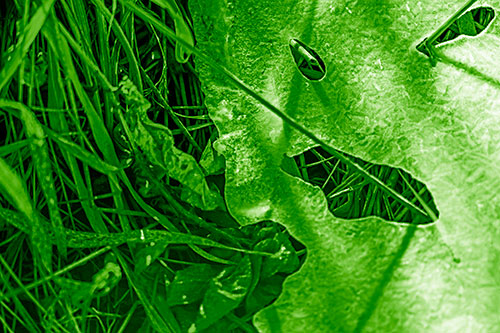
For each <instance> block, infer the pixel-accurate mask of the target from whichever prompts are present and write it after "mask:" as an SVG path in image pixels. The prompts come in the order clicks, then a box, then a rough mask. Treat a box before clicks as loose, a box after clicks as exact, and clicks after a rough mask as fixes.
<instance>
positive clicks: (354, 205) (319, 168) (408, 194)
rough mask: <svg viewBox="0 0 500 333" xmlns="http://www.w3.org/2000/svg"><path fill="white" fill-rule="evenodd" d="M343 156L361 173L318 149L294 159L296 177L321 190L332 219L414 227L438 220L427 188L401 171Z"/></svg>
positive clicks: (437, 213)
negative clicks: (374, 220)
mask: <svg viewBox="0 0 500 333" xmlns="http://www.w3.org/2000/svg"><path fill="white" fill-rule="evenodd" d="M342 156H344V157H345V158H347V159H349V160H351V161H353V162H355V163H356V164H357V165H359V166H360V167H361V169H362V170H363V171H360V170H359V169H356V168H352V167H351V166H350V165H349V164H346V163H345V162H344V161H343V160H340V159H338V158H337V157H336V156H332V155H331V154H328V153H327V152H325V151H324V150H323V149H321V148H315V149H311V150H309V151H307V152H305V153H303V154H300V155H299V156H296V157H294V161H295V163H296V166H297V169H296V171H295V175H297V176H299V177H301V178H302V179H304V180H305V181H307V182H309V183H311V184H313V185H317V186H319V187H320V188H321V189H322V190H323V192H324V193H325V196H326V199H327V202H328V207H329V209H330V210H331V211H332V213H333V214H334V215H335V216H338V217H342V218H346V219H352V218H360V217H366V216H379V217H381V218H384V219H386V220H389V221H394V222H406V223H416V224H425V223H430V222H433V221H436V220H437V218H438V217H439V212H438V210H437V208H436V205H435V203H434V200H433V198H432V194H431V193H430V192H429V190H428V189H427V187H426V186H425V185H424V184H423V183H421V182H419V181H418V180H416V179H414V178H413V177H412V176H411V175H409V174H408V173H407V172H405V171H404V170H401V169H396V168H391V167H388V166H383V165H376V164H372V163H367V162H365V161H363V160H360V159H357V158H354V157H352V156H349V155H347V154H342ZM367 175H371V176H372V177H376V178H377V179H379V180H380V181H381V182H383V184H384V185H383V186H381V185H379V184H376V183H374V182H373V181H372V179H370V178H369V177H367ZM387 188H390V189H392V190H393V192H392V193H391V192H389V191H387ZM393 193H395V194H396V195H395V194H393ZM400 198H403V199H406V200H401V199H400Z"/></svg>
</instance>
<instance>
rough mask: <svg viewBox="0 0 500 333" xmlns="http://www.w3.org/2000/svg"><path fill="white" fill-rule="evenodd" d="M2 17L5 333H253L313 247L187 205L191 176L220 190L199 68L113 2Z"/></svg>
mask: <svg viewBox="0 0 500 333" xmlns="http://www.w3.org/2000/svg"><path fill="white" fill-rule="evenodd" d="M43 4H44V5H46V6H47V8H48V7H50V4H51V1H45V2H43ZM3 5H5V7H4V8H2V14H3V15H2V21H1V27H0V34H1V36H2V38H1V42H0V43H1V44H0V46H1V49H0V51H1V54H0V55H1V56H0V126H1V127H0V133H1V135H0V158H1V160H0V162H1V163H0V176H1V177H0V178H1V179H0V190H1V195H0V238H1V240H2V241H1V242H0V272H1V282H0V288H1V292H0V301H1V302H0V318H1V319H0V320H1V324H0V326H2V327H3V328H4V331H7V332H9V331H12V332H23V331H26V332H42V331H57V332H59V331H68V332H78V331H81V332H99V331H113V332H115V331H116V332H121V331H141V332H147V331H160V332H177V331H187V330H188V329H189V327H191V326H192V325H193V324H196V325H197V327H198V328H199V329H204V328H205V329H211V330H215V331H217V330H219V331H220V330H221V329H222V328H223V329H224V331H235V332H239V331H245V332H253V331H255V329H254V328H253V326H252V323H251V319H252V316H253V314H254V313H255V312H256V311H258V310H259V309H261V308H263V307H265V306H267V305H268V304H270V303H271V302H272V301H273V300H274V299H276V297H277V296H278V295H279V293H280V291H281V285H282V283H283V281H284V279H285V278H286V276H288V275H289V274H291V273H292V272H294V271H296V270H297V269H298V268H299V267H300V265H301V263H302V262H303V260H304V258H305V249H304V247H303V246H302V245H301V244H300V243H298V242H296V241H295V240H293V239H291V237H290V236H289V235H288V233H287V232H286V230H284V228H283V227H281V226H278V225H276V224H274V223H272V222H263V223H260V224H258V225H255V226H250V227H244V228H240V226H239V225H238V223H237V222H236V221H235V220H234V219H232V217H231V216H230V215H229V214H228V213H227V211H226V209H225V206H224V205H223V204H222V205H220V204H219V205H217V206H216V208H213V209H210V210H204V209H203V205H202V204H200V202H199V201H193V202H194V203H191V204H190V203H188V202H186V201H185V200H183V199H182V198H183V196H184V198H185V199H188V200H189V199H190V197H191V196H190V195H189V193H193V192H187V193H188V196H187V197H186V196H185V193H186V191H188V190H189V191H193V190H192V189H190V188H195V189H196V184H193V181H192V179H200V181H203V182H206V183H203V184H205V185H203V184H202V185H203V186H207V189H209V193H211V195H212V196H213V197H215V198H217V196H219V197H222V196H223V186H224V182H223V175H222V174H221V172H223V169H221V167H222V168H223V165H224V164H223V160H221V157H220V156H219V157H218V158H217V159H216V160H217V163H216V165H215V167H214V164H213V163H212V162H214V161H215V160H214V159H213V158H212V159H210V158H207V156H212V157H213V155H214V152H213V151H211V145H210V143H211V142H213V140H215V138H216V137H217V133H216V131H215V128H214V126H213V124H212V122H211V121H210V119H209V118H208V116H207V114H206V110H205V108H204V106H203V94H202V92H201V90H200V84H199V81H198V79H197V77H196V75H195V70H194V68H193V67H194V65H193V62H192V60H190V61H188V62H187V63H185V64H179V63H178V62H177V61H176V53H175V47H174V45H172V43H171V42H169V41H168V40H167V39H166V38H165V37H164V36H163V35H161V34H159V33H158V32H157V31H156V30H155V29H154V28H153V27H152V26H151V25H149V24H148V23H147V22H143V21H141V20H140V19H137V18H135V17H133V15H131V13H130V12H128V11H127V10H124V9H123V8H122V7H121V6H120V5H118V6H117V7H113V2H106V3H104V2H102V1H93V2H89V1H83V0H71V1H62V0H61V1H57V2H55V4H54V5H53V10H51V11H48V12H47V10H42V9H40V5H38V4H37V3H30V2H26V3H25V2H9V3H7V4H3ZM184 5H185V4H184ZM26 6H27V7H26ZM146 7H147V10H150V11H151V12H154V13H156V14H155V15H157V17H159V18H161V20H162V21H163V22H166V24H167V25H168V26H170V27H173V21H172V20H171V18H170V16H169V13H168V12H167V11H165V10H161V9H160V8H159V7H158V6H156V5H153V4H147V6H146ZM181 11H182V10H181ZM44 22H46V24H44ZM167 129H168V130H167ZM148 140H150V141H148ZM172 143H173V146H172V145H171V144H172ZM174 147H176V148H174ZM177 148H178V149H179V150H176V149H177ZM203 152H205V153H204V154H203ZM190 156H192V158H193V159H192V160H190V159H189V158H190ZM178 161H181V162H178ZM198 161H201V162H200V163H202V164H203V165H204V169H203V170H205V172H206V174H207V177H206V178H199V176H198V178H196V177H195V176H194V174H191V172H193V168H195V169H196V168H198V170H202V169H200V167H199V166H198V165H197V164H196V163H197V162H198ZM176 163H178V164H176ZM211 163H212V164H211ZM172 165H173V166H172ZM183 166H185V167H186V169H185V171H184V173H183V169H182V170H181V169H179V168H182V167H183ZM169 168H170V169H169ZM173 169H175V170H173ZM207 170H208V171H207ZM194 194H196V193H195V192H194ZM197 205H198V206H197ZM213 206H215V205H213ZM283 247H284V248H286V250H287V251H286V253H284V254H281V253H280V255H279V256H277V255H276V254H277V253H279V251H282V249H283ZM278 257H279V258H280V259H279V260H277V259H276V258H278ZM200 284H202V285H203V288H201V289H200ZM235 285H236V286H241V287H242V288H243V289H232V288H233V287H234V286H235ZM184 286H186V287H184ZM221 290H223V291H224V295H232V296H233V297H232V298H229V299H228V298H227V297H226V296H221V295H222V294H221V293H220V291H221ZM242 291H243V292H242ZM218 295H219V296H218ZM202 305H203V307H204V308H205V309H210V311H212V312H211V313H208V312H207V316H206V317H203V316H201V315H200V307H201V306H202ZM207 311H208V310H207Z"/></svg>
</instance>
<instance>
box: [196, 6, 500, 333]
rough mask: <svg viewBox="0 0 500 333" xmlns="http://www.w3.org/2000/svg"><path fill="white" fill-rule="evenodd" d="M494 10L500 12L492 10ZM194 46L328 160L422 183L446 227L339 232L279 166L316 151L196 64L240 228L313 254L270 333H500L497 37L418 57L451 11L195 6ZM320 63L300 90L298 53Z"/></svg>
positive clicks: (272, 318)
mask: <svg viewBox="0 0 500 333" xmlns="http://www.w3.org/2000/svg"><path fill="white" fill-rule="evenodd" d="M488 4H489V5H490V6H493V7H494V8H495V9H497V8H500V2H499V1H496V0H495V1H490V2H489V3H488ZM190 6H191V11H192V13H193V16H194V23H195V30H196V31H195V32H196V38H197V43H198V47H199V48H200V49H201V50H202V51H203V52H204V53H206V54H209V55H210V56H211V57H212V58H213V59H214V60H215V61H217V62H219V63H221V64H223V65H224V66H226V67H227V68H229V69H230V70H231V71H232V72H233V73H235V74H236V75H237V76H239V77H240V78H241V79H242V80H243V81H245V82H246V83H248V84H249V85H250V86H251V87H253V88H254V89H255V90H256V91H258V92H259V93H260V94H261V95H262V96H264V97H265V98H266V99H268V100H269V101H271V102H272V103H273V104H274V105H275V106H277V107H278V108H280V109H281V110H284V111H285V112H286V113H287V114H288V115H290V116H292V117H293V118H295V119H296V120H297V121H299V122H300V123H301V124H302V125H303V126H304V127H306V128H307V129H309V130H311V131H312V132H313V133H315V134H316V135H317V136H318V137H320V138H322V139H323V140H325V141H326V142H327V143H328V144H329V145H331V146H332V147H334V148H336V149H339V150H341V151H344V152H346V153H349V154H352V155H354V156H357V157H360V158H362V159H364V160H365V161H369V162H373V163H377V164H386V165H390V166H393V167H398V168H402V169H404V170H406V171H407V172H409V173H410V174H412V175H413V176H414V177H416V178H418V179H419V180H420V181H422V182H424V183H425V184H426V185H427V187H428V188H429V190H430V191H431V193H432V194H433V196H434V199H435V202H436V204H437V207H438V209H439V211H440V218H439V220H438V221H437V222H436V223H435V224H433V225H430V226H427V227H413V226H411V225H402V224H397V223H391V222H390V221H383V220H381V219H378V218H365V219H360V220H342V219H339V218H336V217H334V216H333V215H332V214H331V213H330V212H329V211H328V209H327V205H326V200H325V198H324V195H323V193H322V192H321V190H320V189H319V188H318V187H314V186H311V185H309V184H307V183H305V182H303V181H302V180H300V179H298V178H295V177H292V176H290V175H288V174H287V173H285V172H284V171H283V170H282V169H281V168H280V165H281V164H282V161H283V156H284V155H285V154H286V155H288V156H293V155H296V154H299V153H301V152H303V151H305V150H306V149H309V148H311V147H313V146H314V144H313V143H312V142H310V141H309V140H308V139H306V138H305V137H304V136H302V135H300V134H299V133H298V132H297V131H295V130H293V129H291V128H290V127H288V126H287V125H286V124H284V123H283V122H282V120H281V119H280V118H278V117H276V116H275V115H274V114H272V113H271V112H270V111H268V110H267V109H265V108H264V107H263V106H261V105H259V104H258V103H257V102H255V101H254V100H253V99H252V98H250V97H248V96H246V95H245V94H244V93H242V92H241V91H240V90H238V89H237V88H235V87H234V86H233V85H231V83H230V81H229V80H227V79H226V78H224V77H223V76H222V75H220V74H219V73H217V72H215V71H213V70H212V69H211V68H210V67H209V66H208V65H207V64H206V63H203V62H201V61H200V62H198V68H199V71H200V75H201V79H202V81H203V84H204V91H205V94H206V97H207V98H206V104H207V107H208V109H209V112H210V117H211V118H212V119H213V121H214V123H215V124H216V126H217V128H218V130H219V132H220V138H219V139H218V140H217V141H216V142H215V143H214V147H215V148H216V150H217V151H218V152H219V153H221V154H223V155H224V156H225V158H226V190H225V191H226V200H227V204H228V207H229V210H230V212H231V213H232V214H233V215H234V216H235V217H236V218H237V219H238V221H240V223H242V224H250V223H255V222H257V221H261V220H273V221H276V222H279V223H282V224H283V225H285V226H286V227H287V228H288V229H289V230H290V232H291V233H292V235H293V236H294V237H296V238H298V239H299V240H300V241H301V242H303V243H304V244H305V245H306V246H307V249H308V256H307V260H306V262H305V264H304V265H303V267H302V268H301V270H300V271H299V272H297V273H296V274H294V275H292V276H291V277H289V278H288V279H287V280H286V282H285V284H284V289H283V293H282V295H281V296H280V298H279V299H278V300H277V301H276V302H275V303H273V304H272V305H271V306H270V307H268V308H266V309H264V310H263V311H261V312H260V313H258V315H257V316H256V317H255V319H254V322H255V324H256V325H257V327H258V329H259V330H261V331H263V332H331V331H339V332H344V331H345V332H349V331H366V332H389V331H397V332H452V331H457V332H458V331H459V332H498V331H500V267H499V265H500V243H499V234H500V232H499V226H500V83H499V82H500V81H499V80H500V72H499V70H498V68H500V58H499V57H498V54H499V53H500V38H499V36H500V31H499V24H498V20H495V21H493V23H492V25H491V26H490V27H489V28H488V30H486V31H485V32H484V33H483V34H482V35H480V36H478V37H476V38H462V39H459V40H456V41H455V42H453V43H449V44H448V45H446V46H444V47H442V48H441V49H440V51H441V52H442V53H443V54H444V56H445V60H444V61H441V62H439V63H438V64H437V66H436V67H431V66H430V64H429V62H428V60H427V59H426V58H425V57H424V56H423V55H421V54H419V53H418V52H417V51H415V46H416V44H417V43H418V42H419V41H420V40H422V38H423V37H425V36H426V35H428V34H430V33H431V32H432V29H435V28H437V26H438V25H439V24H440V23H441V22H443V21H444V20H446V18H447V17H449V16H450V15H451V14H453V12H454V11H455V10H457V9H458V8H459V7H460V6H461V3H460V2H457V1H450V0H444V1H431V0H422V1H418V2H416V1H374V0H364V1H349V0H348V1H339V0H333V1H332V0H309V1H303V0H302V1H301V0H279V1H278V0H263V1H226V0H192V1H191V4H190ZM291 38H298V39H300V40H301V41H302V42H304V43H306V44H307V45H309V46H310V47H312V48H313V49H314V50H315V51H316V52H317V53H318V54H319V55H320V56H321V57H322V59H323V60H324V62H325V64H326V66H327V75H326V77H325V79H324V80H322V81H320V82H311V81H307V80H306V79H305V78H304V77H303V76H302V75H301V74H300V73H299V72H298V71H297V68H296V66H295V63H294V62H293V58H292V56H291V53H290V49H289V40H290V39H291Z"/></svg>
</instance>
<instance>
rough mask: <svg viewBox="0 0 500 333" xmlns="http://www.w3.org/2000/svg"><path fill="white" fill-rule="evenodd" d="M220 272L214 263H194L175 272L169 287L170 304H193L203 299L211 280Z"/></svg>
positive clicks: (168, 300) (168, 299)
mask: <svg viewBox="0 0 500 333" xmlns="http://www.w3.org/2000/svg"><path fill="white" fill-rule="evenodd" d="M217 273H219V271H218V270H216V269H215V268H214V267H213V266H212V265H208V264H202V265H194V266H190V267H188V268H185V269H183V270H180V271H178V272H177V273H176V274H175V278H174V280H173V281H172V283H171V284H170V285H169V287H168V294H167V302H168V304H169V305H171V306H173V305H181V304H192V303H195V302H199V301H201V300H202V299H203V296H204V295H205V292H206V291H207V288H208V285H209V284H210V280H211V279H212V278H213V277H215V275H216V274H217Z"/></svg>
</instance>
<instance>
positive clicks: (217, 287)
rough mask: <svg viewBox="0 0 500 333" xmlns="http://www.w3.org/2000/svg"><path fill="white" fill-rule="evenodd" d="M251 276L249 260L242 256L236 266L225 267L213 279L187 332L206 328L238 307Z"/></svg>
mask: <svg viewBox="0 0 500 333" xmlns="http://www.w3.org/2000/svg"><path fill="white" fill-rule="evenodd" d="M251 275H252V268H251V265H250V259H249V258H248V256H244V257H243V258H242V260H240V262H239V263H238V265H237V266H233V267H227V268H225V269H224V270H222V272H220V274H219V275H217V276H216V277H215V278H213V279H212V280H211V281H210V285H209V287H208V289H207V291H206V293H205V295H204V297H203V301H202V302H201V305H200V307H199V309H198V310H199V311H198V315H197V318H196V321H195V323H194V324H193V325H192V326H191V327H190V328H189V332H197V331H201V330H204V329H206V328H208V327H209V326H210V325H212V324H214V323H215V322H217V321H218V320H219V319H221V318H222V317H224V316H225V315H226V314H228V313H229V312H231V311H232V310H233V309H235V308H236V307H238V305H239V304H240V302H241V301H242V300H243V299H244V297H245V295H246V293H247V290H248V287H249V286H250V282H251Z"/></svg>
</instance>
